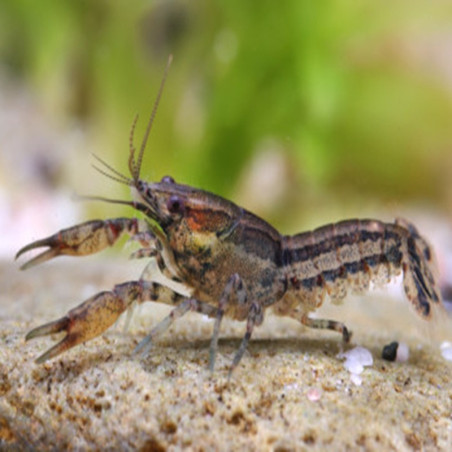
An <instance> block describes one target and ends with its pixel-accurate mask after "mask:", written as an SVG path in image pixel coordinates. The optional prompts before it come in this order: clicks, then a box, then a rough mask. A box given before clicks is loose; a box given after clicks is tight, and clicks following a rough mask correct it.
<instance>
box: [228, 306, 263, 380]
mask: <svg viewBox="0 0 452 452" xmlns="http://www.w3.org/2000/svg"><path fill="white" fill-rule="evenodd" d="M263 320H264V313H263V311H262V307H261V306H260V305H259V304H258V303H256V302H254V303H252V304H251V306H250V310H249V313H248V318H247V321H246V333H245V336H243V339H242V342H241V344H240V347H239V349H238V350H237V353H236V354H235V356H234V359H233V360H232V364H231V367H230V369H229V374H228V379H230V378H231V375H232V372H233V371H234V369H235V368H236V367H237V365H238V364H239V362H240V360H241V359H242V356H243V354H244V353H245V350H246V347H247V346H248V342H249V341H250V339H251V334H252V333H253V329H254V326H255V325H261V324H262V322H263Z"/></svg>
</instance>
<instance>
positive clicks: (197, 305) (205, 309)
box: [134, 298, 217, 355]
mask: <svg viewBox="0 0 452 452" xmlns="http://www.w3.org/2000/svg"><path fill="white" fill-rule="evenodd" d="M189 311H193V312H198V313H200V314H204V315H207V316H209V317H215V316H216V315H217V308H216V307H214V306H211V305H209V304H207V303H203V302H202V301H198V300H196V299H194V298H186V299H185V300H184V301H182V303H180V304H179V305H178V306H176V307H175V308H174V309H173V310H172V311H171V312H170V313H169V314H168V315H167V316H166V317H165V318H164V319H163V320H162V321H161V322H159V323H158V324H157V325H156V326H155V327H154V328H153V329H152V330H151V332H150V333H149V334H148V335H147V336H146V337H145V338H144V339H143V340H142V341H141V342H140V343H139V344H138V345H137V346H136V347H135V350H134V352H135V353H138V352H142V354H143V355H145V354H147V353H148V352H149V350H150V348H151V346H152V340H153V339H154V337H156V336H158V335H159V334H161V333H163V332H164V331H165V330H167V329H168V328H169V327H170V326H171V324H172V323H173V322H174V321H175V320H176V319H178V318H180V317H182V316H183V315H185V314H186V313H187V312H189Z"/></svg>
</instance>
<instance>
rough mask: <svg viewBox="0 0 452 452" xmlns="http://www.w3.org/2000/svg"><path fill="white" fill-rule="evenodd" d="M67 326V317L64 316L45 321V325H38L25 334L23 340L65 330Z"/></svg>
mask: <svg viewBox="0 0 452 452" xmlns="http://www.w3.org/2000/svg"><path fill="white" fill-rule="evenodd" d="M68 326H69V317H67V316H64V317H61V319H58V320H55V321H54V322H49V323H46V324H45V325H41V326H38V327H36V328H34V329H32V330H31V331H30V332H29V333H28V334H27V335H26V336H25V340H26V341H29V340H30V339H34V338H35V337H41V336H48V335H49V334H55V333H60V332H61V331H67V329H68Z"/></svg>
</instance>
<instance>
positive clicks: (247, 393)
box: [0, 258, 452, 451]
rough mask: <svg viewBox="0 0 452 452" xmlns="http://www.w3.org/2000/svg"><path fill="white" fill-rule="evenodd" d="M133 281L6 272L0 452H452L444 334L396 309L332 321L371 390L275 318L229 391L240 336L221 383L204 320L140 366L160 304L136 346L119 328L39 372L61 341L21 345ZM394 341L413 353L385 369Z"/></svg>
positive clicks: (374, 308) (329, 347) (233, 332)
mask: <svg viewBox="0 0 452 452" xmlns="http://www.w3.org/2000/svg"><path fill="white" fill-rule="evenodd" d="M134 265H135V266H134ZM134 275H135V276H137V275H139V271H138V273H137V267H136V264H133V265H131V264H130V263H127V262H126V265H121V264H119V263H118V262H116V261H111V260H109V261H107V260H105V261H103V260H96V259H92V258H91V259H84V260H77V259H74V260H71V261H69V260H64V259H62V260H60V261H55V262H54V263H51V264H46V265H43V266H41V267H38V268H35V269H31V270H29V271H27V272H20V271H19V270H18V265H17V264H15V263H3V264H1V266H0V285H1V288H2V290H1V293H0V322H1V328H0V337H1V343H0V449H1V450H5V449H6V450H18V449H20V450H23V449H29V450H35V449H40V450H61V449H68V450H101V449H106V448H107V449H122V450H132V449H133V450H145V451H151V450H154V451H164V450H167V449H168V450H177V449H181V448H188V449H191V450H232V449H235V450H237V449H241V450H244V449H246V450H278V451H283V450H303V449H305V448H306V449H312V450H325V449H326V448H328V449H329V450H346V449H348V450H357V449H361V450H397V451H403V450H444V451H446V450H451V447H452V378H451V375H452V363H451V362H447V361H446V360H444V358H443V357H442V356H441V353H440V351H439V345H438V343H437V342H436V341H435V340H433V339H431V338H430V336H435V334H433V333H436V326H434V327H433V330H432V328H430V329H428V328H426V327H425V325H423V323H422V321H421V320H418V319H417V318H416V317H415V315H414V314H412V313H411V311H410V309H409V307H408V303H400V302H396V301H391V300H388V297H381V296H380V297H375V296H374V297H371V296H369V297H365V298H361V299H352V300H349V301H347V302H346V303H344V305H343V306H341V307H340V308H334V309H330V310H329V312H326V311H325V314H324V315H326V316H329V317H332V318H336V319H338V320H344V321H345V322H346V323H347V325H348V326H349V327H350V328H351V329H352V330H353V332H354V335H353V338H352V344H351V345H350V346H347V349H349V348H353V347H354V346H355V345H360V346H363V347H366V348H368V349H369V350H370V351H371V352H372V355H373V358H374V363H373V365H372V366H370V367H367V368H366V369H365V370H364V372H363V373H362V374H361V375H360V377H361V378H362V383H361V385H357V384H356V383H354V382H353V381H352V378H351V374H350V373H349V372H348V371H347V370H346V369H345V368H344V365H343V361H342V360H340V359H339V358H338V357H337V354H338V353H339V352H340V351H341V350H342V348H343V347H342V344H341V341H340V337H339V336H338V335H337V334H334V333H330V332H321V331H308V330H306V329H305V328H303V327H302V326H301V325H298V324H297V323H296V322H294V321H292V320H287V319H280V318H275V317H272V316H268V318H267V319H266V321H265V323H264V325H263V326H262V327H260V328H258V329H257V330H256V332H255V333H256V334H255V335H254V338H253V339H254V340H252V342H251V344H250V346H249V348H248V351H247V353H246V354H245V356H244V358H243V360H242V362H241V364H240V366H239V367H238V368H237V369H236V371H235V372H234V374H233V376H232V379H231V381H230V382H229V384H228V382H227V371H228V366H229V364H230V362H231V360H232V358H233V356H234V353H235V351H236V350H237V348H238V346H239V344H240V339H241V335H242V334H243V331H244V324H241V323H235V322H230V323H228V324H225V326H224V328H223V334H222V339H221V340H220V344H219V354H218V358H217V366H216V370H215V373H214V375H213V376H210V374H209V372H208V371H207V362H208V347H209V339H210V335H211V330H212V322H211V321H209V320H206V319H205V318H203V317H201V316H199V315H196V314H189V315H187V316H186V317H185V318H184V320H180V321H178V322H176V324H175V325H174V326H173V327H171V329H170V330H169V331H168V332H166V333H165V334H163V335H162V336H161V338H160V339H159V340H158V341H157V342H156V343H155V344H154V347H153V349H152V350H151V352H150V354H149V355H148V356H146V357H142V356H140V355H134V354H133V353H132V350H133V348H134V347H135V345H136V344H137V343H138V342H139V340H141V339H142V338H143V337H144V335H145V333H146V332H147V331H149V329H150V327H151V326H152V325H153V324H155V323H156V322H157V321H158V320H159V319H161V318H162V317H163V316H165V315H166V314H167V313H168V308H167V307H164V306H163V307H162V306H159V305H155V304H150V303H148V306H143V308H144V309H141V310H140V311H136V312H135V314H134V321H133V322H132V326H131V328H130V329H129V331H128V332H123V323H124V320H122V319H120V321H119V322H118V324H117V325H115V326H114V327H112V328H110V330H108V331H107V332H106V333H105V334H104V335H103V336H101V337H100V338H97V339H95V340H92V341H91V342H88V343H86V344H84V345H81V346H79V347H76V348H75V349H73V350H71V351H69V352H67V353H65V354H63V355H61V356H60V357H58V358H56V359H54V360H52V361H50V362H47V363H45V364H42V365H37V364H35V363H34V361H33V360H34V358H36V357H37V356H38V355H39V354H41V353H42V352H43V351H45V350H46V349H47V348H49V346H50V345H51V344H52V343H54V341H55V339H56V338H55V337H53V338H40V339H36V340H33V341H31V342H29V343H25V342H24V335H25V333H26V332H27V331H28V330H29V329H31V328H33V327H35V326H37V325H39V324H41V323H45V322H48V321H50V320H55V319H56V318H58V317H60V316H62V315H63V314H65V313H66V311H67V310H68V309H70V308H72V307H74V306H76V305H77V304H78V303H79V302H81V301H83V300H84V299H86V298H88V297H89V296H90V295H92V294H93V293H95V292H97V291H99V290H105V289H108V288H110V287H111V286H112V285H113V284H114V283H115V282H123V281H125V280H127V279H133V276H134ZM394 340H403V341H404V342H406V343H407V344H408V346H409V348H410V357H409V360H408V362H405V363H391V362H386V361H383V360H382V359H381V358H380V356H381V350H382V347H383V346H384V345H385V344H387V343H389V342H392V341H394ZM449 340H450V338H449Z"/></svg>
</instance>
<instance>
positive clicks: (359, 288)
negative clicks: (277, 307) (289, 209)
mask: <svg viewBox="0 0 452 452" xmlns="http://www.w3.org/2000/svg"><path fill="white" fill-rule="evenodd" d="M283 249H284V254H283V256H284V257H283V259H284V265H285V271H286V276H287V287H288V291H289V292H295V293H296V295H297V298H300V299H301V302H302V303H304V304H307V305H306V308H307V309H313V308H315V307H317V306H319V305H320V304H321V303H322V301H323V298H324V296H325V295H329V296H330V298H331V299H332V300H333V301H340V300H342V299H343V298H344V297H345V296H346V294H347V292H348V291H352V292H358V293H360V292H363V291H366V290H367V289H368V288H369V285H370V283H371V282H372V283H373V284H376V285H380V284H382V283H386V282H388V281H389V280H390V278H391V277H392V276H395V275H397V274H399V273H400V272H401V271H403V272H404V288H405V292H406V294H407V296H408V298H409V300H410V301H411V302H412V303H413V304H414V306H415V308H416V310H417V311H418V312H419V313H420V314H422V315H423V316H425V317H428V316H429V314H430V302H431V301H434V302H437V301H438V300H439V296H438V290H437V289H436V283H435V280H434V277H433V275H432V271H431V268H430V266H431V260H432V253H431V250H430V248H429V247H428V245H427V243H426V242H425V241H424V240H423V239H422V238H421V237H420V236H419V234H418V232H417V230H416V229H415V228H414V227H413V226H412V225H411V224H409V223H406V222H403V221H401V220H398V221H396V222H395V223H394V224H389V223H383V222H380V221H376V220H347V221H342V222H340V223H336V224H330V225H327V226H324V227H321V228H319V229H316V230H314V231H311V232H306V233H302V234H298V235H295V236H289V237H284V239H283Z"/></svg>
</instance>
